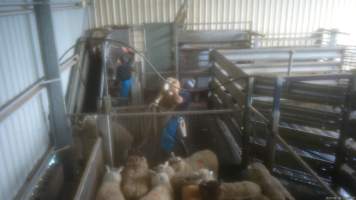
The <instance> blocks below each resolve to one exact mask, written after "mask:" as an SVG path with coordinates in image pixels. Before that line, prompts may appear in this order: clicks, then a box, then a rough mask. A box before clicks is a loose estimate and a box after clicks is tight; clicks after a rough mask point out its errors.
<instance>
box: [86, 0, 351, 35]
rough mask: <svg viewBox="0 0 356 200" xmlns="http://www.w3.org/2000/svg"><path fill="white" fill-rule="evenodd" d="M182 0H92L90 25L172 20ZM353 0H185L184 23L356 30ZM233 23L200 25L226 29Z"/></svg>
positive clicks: (268, 30)
mask: <svg viewBox="0 0 356 200" xmlns="http://www.w3.org/2000/svg"><path fill="white" fill-rule="evenodd" d="M182 2H183V1H182V0H94V12H93V14H94V22H93V24H94V26H96V27H100V26H103V25H108V24H109V25H110V24H120V25H122V24H134V25H137V24H142V23H152V22H168V21H173V19H174V15H175V13H176V12H177V10H178V8H179V5H180V4H181V3H182ZM355 8H356V1H354V0H188V17H187V23H219V22H238V21H252V29H253V30H255V31H258V32H261V33H265V34H275V33H277V34H280V33H307V32H312V31H315V30H316V29H318V28H320V27H322V28H339V29H340V30H342V31H344V32H349V33H356V29H355V28H354V27H353V26H350V22H349V20H350V19H354V18H356V12H354V10H355ZM231 26H234V25H232V24H231V25H226V24H220V25H216V24H215V25H210V26H209V25H207V26H201V28H205V29H207V28H209V29H210V28H212V29H228V28H232V27H231Z"/></svg>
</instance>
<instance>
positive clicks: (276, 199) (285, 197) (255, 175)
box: [248, 163, 294, 200]
mask: <svg viewBox="0 0 356 200" xmlns="http://www.w3.org/2000/svg"><path fill="white" fill-rule="evenodd" d="M248 176H249V178H250V180H252V181H253V182H255V183H257V184H259V185H260V186H261V189H262V193H263V194H264V195H265V196H267V197H268V198H270V199H273V200H294V197H293V196H292V195H291V194H290V193H289V192H288V191H287V189H285V188H284V186H283V185H282V184H281V183H280V182H279V181H278V180H277V179H276V178H275V177H273V176H272V175H271V174H270V173H269V171H268V169H267V168H266V167H265V166H264V165H263V164H261V163H252V164H251V165H249V166H248Z"/></svg>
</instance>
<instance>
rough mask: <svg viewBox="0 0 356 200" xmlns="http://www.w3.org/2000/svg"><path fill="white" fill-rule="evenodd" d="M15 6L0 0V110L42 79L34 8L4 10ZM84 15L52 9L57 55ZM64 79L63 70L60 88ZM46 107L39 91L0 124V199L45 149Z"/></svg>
mask: <svg viewBox="0 0 356 200" xmlns="http://www.w3.org/2000/svg"><path fill="white" fill-rule="evenodd" d="M19 2H20V1H15V2H14V1H12V0H10V1H8V0H0V44H1V47H0V80H1V83H0V92H1V95H0V107H1V108H2V106H4V105H5V104H6V103H8V102H9V100H11V99H13V98H14V97H15V96H17V95H19V94H20V93H21V92H23V91H25V90H26V89H27V88H28V87H29V86H30V85H32V84H34V83H35V82H37V81H38V79H39V78H41V77H43V76H44V72H43V63H42V60H41V54H40V48H39V38H38V33H37V25H36V21H35V18H34V13H33V10H31V9H30V10H27V11H25V12H23V11H20V12H13V13H10V12H9V10H11V9H13V8H12V7H11V6H8V5H7V6H5V4H17V3H19ZM22 2H30V1H22ZM55 2H56V3H61V2H66V3H67V2H68V1H67V0H66V1H59V0H56V1H55ZM76 2H77V1H76ZM20 3H21V2H20ZM85 14H86V12H85V11H84V9H82V8H60V9H57V8H55V9H52V15H53V25H54V30H55V38H56V48H57V52H58V56H61V55H62V54H63V52H64V51H65V50H67V49H68V48H69V47H70V46H72V45H73V44H74V43H75V41H76V40H77V39H78V37H80V35H81V34H82V32H83V30H84V29H86V28H87V27H88V17H84V16H85ZM68 77H69V71H68V70H67V71H64V72H63V74H62V76H61V78H62V83H63V84H64V85H66V84H67V80H68ZM63 88H64V89H65V88H66V86H64V87H63ZM48 104H49V102H48V96H47V92H46V90H45V89H44V90H41V92H39V93H38V94H36V95H35V96H33V97H32V98H31V99H29V100H28V101H27V102H25V103H24V104H23V105H22V106H21V107H19V108H17V110H15V111H14V112H13V113H11V114H10V115H9V116H8V117H6V118H5V119H2V121H1V122H0V158H1V161H0V199H1V200H8V199H12V198H13V197H14V196H15V195H16V194H17V192H18V190H19V189H20V188H21V187H22V185H23V183H24V182H25V181H26V179H27V178H28V175H29V173H30V172H31V171H32V170H33V169H34V166H35V165H36V164H37V163H38V162H39V160H40V159H41V158H42V157H43V155H44V154H45V152H46V151H47V150H48V148H49V146H50V143H51V142H50V136H49V107H48Z"/></svg>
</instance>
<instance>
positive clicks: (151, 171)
mask: <svg viewBox="0 0 356 200" xmlns="http://www.w3.org/2000/svg"><path fill="white" fill-rule="evenodd" d="M148 172H149V173H150V175H151V176H153V175H156V174H157V173H156V172H155V171H153V170H151V169H150V170H148Z"/></svg>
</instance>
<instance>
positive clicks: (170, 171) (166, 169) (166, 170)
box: [155, 161, 175, 178]
mask: <svg viewBox="0 0 356 200" xmlns="http://www.w3.org/2000/svg"><path fill="white" fill-rule="evenodd" d="M155 171H156V172H158V173H161V172H164V173H166V174H167V175H168V177H169V178H172V177H173V176H174V174H175V171H174V169H173V168H172V167H171V166H169V163H168V161H167V162H165V163H164V164H160V165H158V166H157V167H156V168H155Z"/></svg>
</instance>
